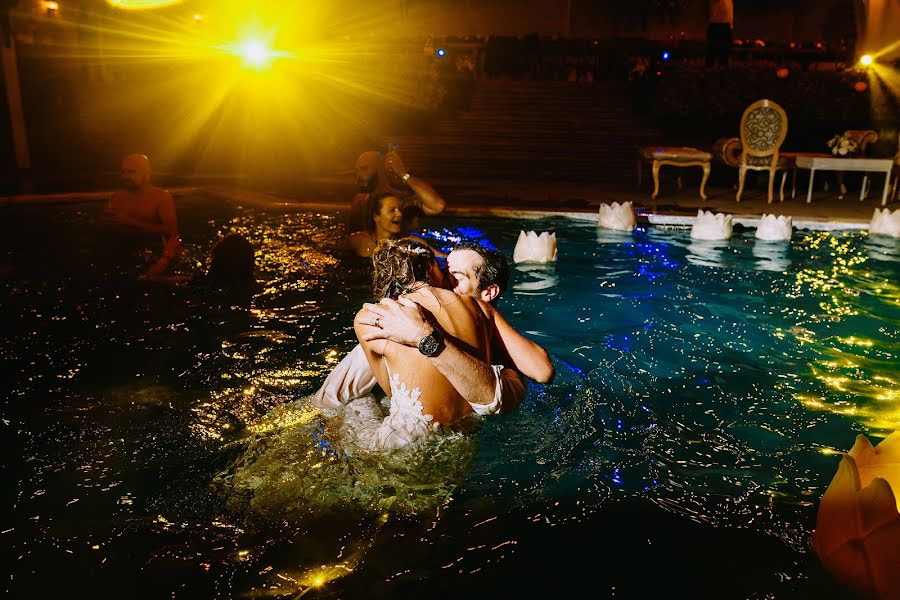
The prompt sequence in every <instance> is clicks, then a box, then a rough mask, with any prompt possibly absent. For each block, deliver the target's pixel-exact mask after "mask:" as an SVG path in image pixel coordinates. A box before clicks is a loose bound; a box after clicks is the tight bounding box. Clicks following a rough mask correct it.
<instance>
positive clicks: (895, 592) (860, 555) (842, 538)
mask: <svg viewBox="0 0 900 600" xmlns="http://www.w3.org/2000/svg"><path fill="white" fill-rule="evenodd" d="M893 490H898V491H900V431H895V432H894V433H892V434H891V435H889V436H888V437H886V438H885V439H884V440H882V442H881V443H880V444H878V446H877V447H874V448H873V447H872V444H871V443H869V440H867V439H866V438H865V437H864V436H862V435H859V436H856V443H855V444H854V445H853V448H852V449H851V450H850V452H848V453H846V454H844V457H843V458H842V459H841V463H840V465H838V470H837V473H836V474H835V476H834V479H832V481H831V484H830V485H829V486H828V489H827V490H825V494H824V496H822V501H821V502H820V503H819V511H818V514H817V516H816V530H815V532H814V533H813V536H812V548H813V550H814V551H815V552H816V554H817V555H818V557H819V560H821V561H822V564H823V565H824V566H825V568H826V569H828V571H829V572H830V573H831V574H832V576H834V578H835V579H837V580H838V581H840V582H841V583H842V584H843V585H844V586H845V587H847V588H848V589H849V590H850V591H851V592H853V593H854V595H856V596H859V597H862V598H900V551H898V549H900V508H898V505H897V498H896V496H895V495H894V491H893Z"/></svg>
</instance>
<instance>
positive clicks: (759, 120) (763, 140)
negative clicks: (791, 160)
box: [736, 100, 788, 203]
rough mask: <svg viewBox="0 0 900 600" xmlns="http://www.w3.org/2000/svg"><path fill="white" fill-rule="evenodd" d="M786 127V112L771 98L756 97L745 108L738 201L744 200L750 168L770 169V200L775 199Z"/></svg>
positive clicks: (758, 169) (781, 167) (782, 166)
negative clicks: (774, 186) (742, 195)
mask: <svg viewBox="0 0 900 600" xmlns="http://www.w3.org/2000/svg"><path fill="white" fill-rule="evenodd" d="M787 129H788V118H787V113H785V112H784V109H783V108H781V107H780V106H778V104H776V103H775V102H773V101H772V100H757V101H756V102H754V103H753V104H751V105H750V106H748V107H747V109H746V110H745V111H744V114H743V116H742V117H741V161H740V164H739V166H738V190H737V198H736V200H737V201H738V202H740V201H741V194H743V192H744V183H745V181H746V179H747V171H768V172H769V202H770V203H771V202H772V187H773V184H774V182H775V172H776V171H778V170H779V169H783V168H784V165H783V164H779V159H778V150H779V148H781V144H782V143H783V142H784V138H785V136H786V135H787ZM782 179H783V178H782ZM782 185H783V183H782Z"/></svg>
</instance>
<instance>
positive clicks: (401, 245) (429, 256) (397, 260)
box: [372, 239, 434, 300]
mask: <svg viewBox="0 0 900 600" xmlns="http://www.w3.org/2000/svg"><path fill="white" fill-rule="evenodd" d="M432 263H434V253H433V252H432V251H431V249H430V248H428V246H426V245H425V244H422V243H420V242H416V241H414V240H408V239H402V240H381V241H380V242H378V246H376V248H375V253H374V254H372V266H373V268H374V269H373V273H372V292H373V293H374V294H375V296H376V297H378V298H393V299H394V300H396V299H397V298H398V297H399V296H400V295H401V294H408V293H410V292H412V291H413V285H414V284H415V283H416V282H417V281H425V282H427V281H428V274H429V272H430V269H431V265H432Z"/></svg>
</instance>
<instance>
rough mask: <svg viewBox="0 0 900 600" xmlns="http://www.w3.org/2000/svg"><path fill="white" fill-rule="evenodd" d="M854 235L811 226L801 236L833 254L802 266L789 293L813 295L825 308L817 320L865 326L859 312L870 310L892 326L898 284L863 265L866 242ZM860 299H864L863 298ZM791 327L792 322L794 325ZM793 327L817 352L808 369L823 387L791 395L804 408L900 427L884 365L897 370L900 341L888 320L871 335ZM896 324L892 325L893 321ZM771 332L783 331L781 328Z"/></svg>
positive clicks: (878, 428) (879, 427)
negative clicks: (821, 265)
mask: <svg viewBox="0 0 900 600" xmlns="http://www.w3.org/2000/svg"><path fill="white" fill-rule="evenodd" d="M857 237H858V234H857V236H854V235H851V234H839V235H835V234H833V233H828V232H818V233H811V234H809V235H808V236H807V238H806V240H805V242H806V244H807V245H808V246H809V248H810V249H827V250H828V251H829V255H830V258H831V261H828V263H827V265H826V266H825V267H824V268H808V269H804V270H801V271H799V272H798V273H797V275H796V280H795V282H794V289H793V290H792V292H791V295H792V296H793V297H795V298H802V297H804V296H816V295H817V296H819V297H821V298H822V300H821V301H820V302H819V303H818V306H819V308H820V309H821V310H822V312H823V314H822V315H820V316H818V318H814V319H813V321H815V322H816V324H817V325H822V324H828V327H827V329H831V328H832V327H833V326H835V325H836V324H837V323H840V322H842V321H843V322H845V326H857V325H859V326H865V325H866V323H865V321H861V320H860V318H863V319H864V318H866V317H869V316H871V317H873V318H875V319H877V322H881V323H885V325H886V326H887V328H889V327H890V326H891V325H896V324H897V323H896V319H892V318H891V317H892V316H893V315H896V311H895V307H896V306H898V297H900V294H898V286H897V285H896V284H894V283H892V282H891V281H888V280H886V279H885V278H884V277H883V276H875V275H873V274H872V273H871V272H868V271H867V270H865V269H863V268H862V265H864V264H865V263H866V261H867V260H868V259H869V257H868V255H867V254H866V252H865V250H864V248H863V247H862V246H861V245H859V244H856V243H855V240H856V238H857ZM863 298H865V299H866V301H865V302H864V301H863ZM793 329H794V328H792V330H793ZM819 329H820V334H819V335H816V333H815V332H810V331H808V330H807V329H806V328H805V327H803V328H800V327H799V326H798V329H797V334H796V339H797V340H798V341H800V342H801V343H803V344H806V345H808V346H809V348H810V350H811V351H813V352H815V353H816V354H817V358H816V359H815V360H814V361H813V362H812V363H811V365H810V372H811V375H812V376H813V377H814V378H815V379H816V380H818V381H819V382H820V383H821V384H822V386H823V393H822V394H821V395H810V394H801V393H798V394H795V396H794V397H795V398H796V400H797V401H798V402H801V403H802V404H803V405H804V406H806V407H807V408H809V409H810V410H821V411H828V412H832V413H835V414H840V415H844V416H846V417H848V418H850V419H852V420H854V421H856V422H858V423H860V424H862V425H865V426H866V427H868V428H870V430H872V432H873V433H877V432H884V433H887V432H891V431H894V430H896V429H900V408H898V407H897V406H896V399H897V392H896V391H895V388H896V387H897V385H896V382H895V381H894V380H893V379H892V378H891V377H889V376H887V375H885V374H884V372H885V371H886V370H888V369H896V361H897V351H898V349H900V348H898V344H897V343H895V342H893V341H892V340H891V339H889V338H890V335H889V332H888V330H887V329H886V327H881V328H880V329H879V330H878V331H879V332H880V333H884V334H888V335H887V338H885V337H880V336H878V335H877V334H876V335H875V336H874V337H873V336H872V335H866V334H863V333H859V334H851V335H827V336H823V335H821V331H824V330H825V329H826V327H820V328H819ZM895 329H896V328H895ZM776 336H778V337H784V333H783V332H782V331H779V332H776Z"/></svg>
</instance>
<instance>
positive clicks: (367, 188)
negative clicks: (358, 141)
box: [356, 150, 384, 194]
mask: <svg viewBox="0 0 900 600" xmlns="http://www.w3.org/2000/svg"><path fill="white" fill-rule="evenodd" d="M383 169H384V158H382V156H381V155H380V154H379V153H378V152H375V151H373V150H370V151H368V152H363V153H362V154H360V155H359V158H357V159H356V183H357V184H359V189H360V190H361V191H362V192H365V193H367V194H369V193H371V192H374V191H375V190H376V189H378V182H379V178H380V177H381V176H382V175H381V172H382V170H383Z"/></svg>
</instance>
